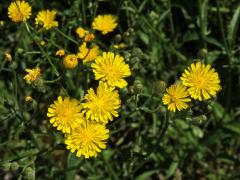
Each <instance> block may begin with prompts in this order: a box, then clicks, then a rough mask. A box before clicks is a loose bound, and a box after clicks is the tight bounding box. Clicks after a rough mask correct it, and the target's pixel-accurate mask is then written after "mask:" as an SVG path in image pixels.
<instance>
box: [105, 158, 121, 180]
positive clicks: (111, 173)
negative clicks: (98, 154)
mask: <svg viewBox="0 0 240 180" xmlns="http://www.w3.org/2000/svg"><path fill="white" fill-rule="evenodd" d="M103 160H104V162H105V164H106V166H107V169H108V172H109V174H110V175H111V176H112V178H113V179H115V180H119V178H118V175H117V174H116V172H115V171H114V170H113V168H112V166H111V165H110V163H109V161H108V160H107V159H105V158H104V157H103Z"/></svg>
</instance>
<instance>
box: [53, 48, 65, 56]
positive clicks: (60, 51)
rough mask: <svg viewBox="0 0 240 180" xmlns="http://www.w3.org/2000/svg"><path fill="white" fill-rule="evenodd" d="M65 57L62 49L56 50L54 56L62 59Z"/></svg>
mask: <svg viewBox="0 0 240 180" xmlns="http://www.w3.org/2000/svg"><path fill="white" fill-rule="evenodd" d="M64 55H65V50H64V49H59V50H57V52H56V54H55V56H60V57H63V56H64Z"/></svg>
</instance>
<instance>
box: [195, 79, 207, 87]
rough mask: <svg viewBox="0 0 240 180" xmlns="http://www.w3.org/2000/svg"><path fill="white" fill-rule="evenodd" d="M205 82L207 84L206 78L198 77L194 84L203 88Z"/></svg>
mask: <svg viewBox="0 0 240 180" xmlns="http://www.w3.org/2000/svg"><path fill="white" fill-rule="evenodd" d="M205 84H206V80H205V79H204V78H202V77H196V79H195V80H194V86H196V87H198V88H203V87H204V86H205Z"/></svg>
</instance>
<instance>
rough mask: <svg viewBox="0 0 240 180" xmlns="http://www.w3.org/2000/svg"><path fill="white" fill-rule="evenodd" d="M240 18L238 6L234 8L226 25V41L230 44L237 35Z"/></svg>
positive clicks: (232, 43) (231, 44)
mask: <svg viewBox="0 0 240 180" xmlns="http://www.w3.org/2000/svg"><path fill="white" fill-rule="evenodd" d="M239 19H240V6H238V8H237V9H236V10H235V12H234V14H233V17H232V20H231V22H230V24H229V26H228V37H227V38H228V41H229V44H230V46H233V45H234V42H235V40H236V36H237V30H238V24H239Z"/></svg>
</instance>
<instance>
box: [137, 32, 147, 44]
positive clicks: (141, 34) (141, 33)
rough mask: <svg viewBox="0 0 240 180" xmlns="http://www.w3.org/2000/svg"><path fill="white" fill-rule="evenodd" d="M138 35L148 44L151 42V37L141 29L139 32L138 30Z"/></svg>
mask: <svg viewBox="0 0 240 180" xmlns="http://www.w3.org/2000/svg"><path fill="white" fill-rule="evenodd" d="M138 35H139V37H140V39H141V40H142V41H143V42H144V43H145V44H146V45H148V44H149V38H148V36H147V35H146V34H145V33H143V32H141V31H139V32H138Z"/></svg>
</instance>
